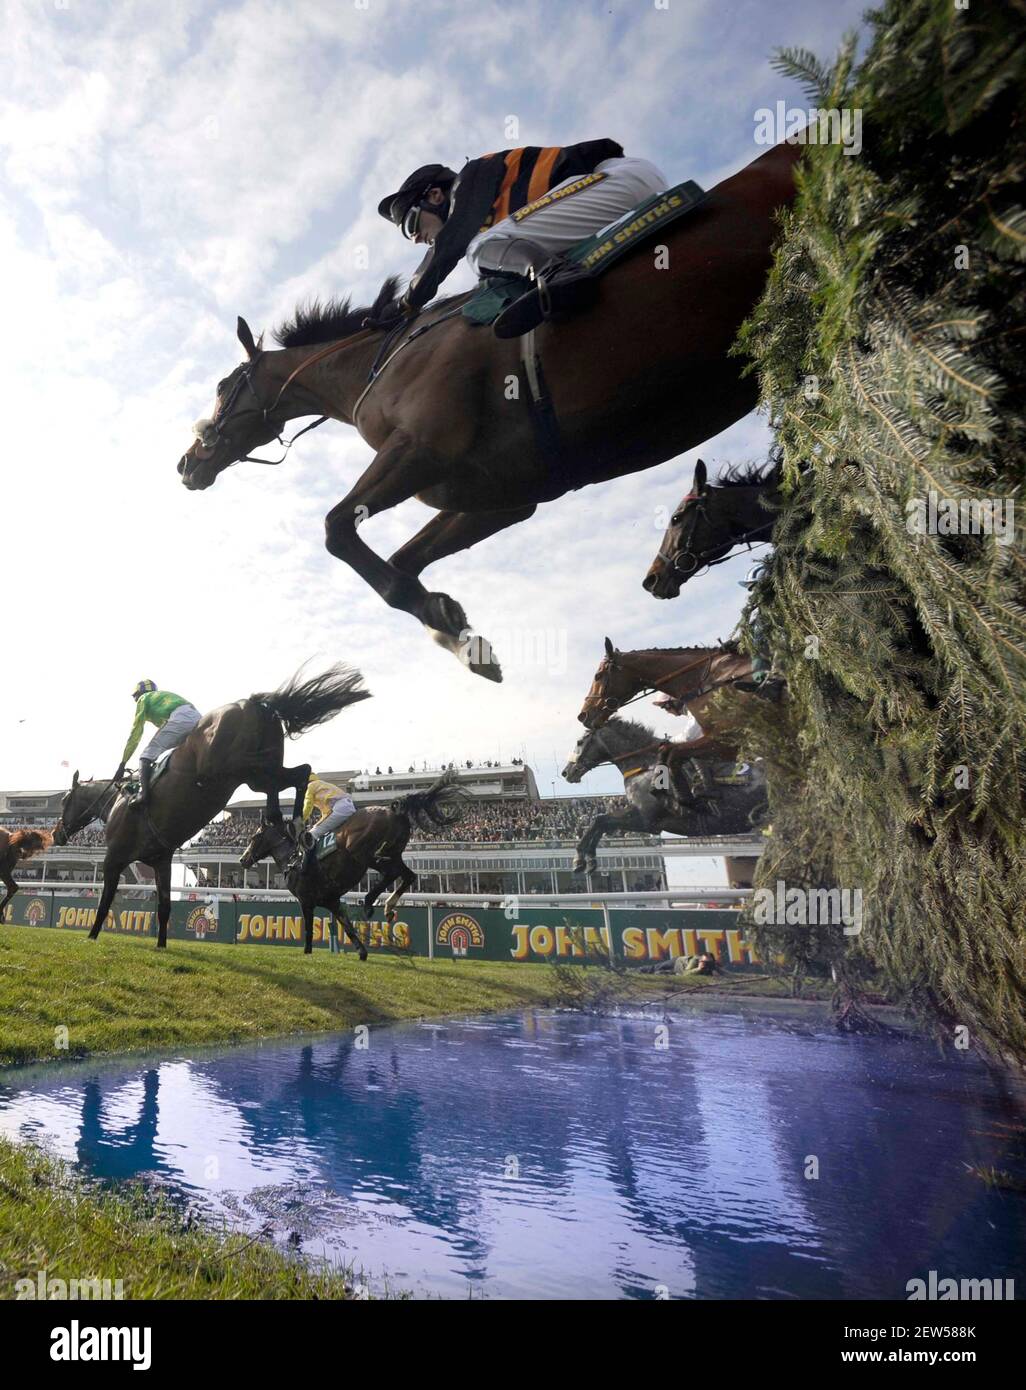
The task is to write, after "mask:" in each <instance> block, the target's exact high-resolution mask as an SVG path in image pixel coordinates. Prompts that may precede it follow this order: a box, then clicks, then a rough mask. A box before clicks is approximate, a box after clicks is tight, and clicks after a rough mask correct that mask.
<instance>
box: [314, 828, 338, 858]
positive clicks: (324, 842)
mask: <svg viewBox="0 0 1026 1390" xmlns="http://www.w3.org/2000/svg"><path fill="white" fill-rule="evenodd" d="M334 848H335V832H334V830H329V831H328V833H327V835H325V836H323V837H322V838H321V839H320V840H318V841H317V858H318V859H323V858H324V856H325V855H327V854H330V853H331V851H332V850H333V849H334Z"/></svg>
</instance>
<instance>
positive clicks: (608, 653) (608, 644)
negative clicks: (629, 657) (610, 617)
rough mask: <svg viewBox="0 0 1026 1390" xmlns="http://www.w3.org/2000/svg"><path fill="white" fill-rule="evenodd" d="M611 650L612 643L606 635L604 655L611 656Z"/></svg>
mask: <svg viewBox="0 0 1026 1390" xmlns="http://www.w3.org/2000/svg"><path fill="white" fill-rule="evenodd" d="M613 651H614V647H613V644H612V642H610V640H609V638H608V637H607V638H606V656H612V655H613Z"/></svg>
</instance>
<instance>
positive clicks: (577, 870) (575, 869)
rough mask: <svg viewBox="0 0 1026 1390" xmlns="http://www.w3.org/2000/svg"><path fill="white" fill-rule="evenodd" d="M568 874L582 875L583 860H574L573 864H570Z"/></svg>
mask: <svg viewBox="0 0 1026 1390" xmlns="http://www.w3.org/2000/svg"><path fill="white" fill-rule="evenodd" d="M570 872H571V873H572V874H583V873H584V860H583V859H580V858H578V859H575V860H574V862H573V863H572V864H571V866H570Z"/></svg>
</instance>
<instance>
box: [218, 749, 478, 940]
mask: <svg viewBox="0 0 1026 1390" xmlns="http://www.w3.org/2000/svg"><path fill="white" fill-rule="evenodd" d="M472 800H473V794H472V793H471V792H469V791H468V790H467V789H466V788H465V787H460V786H457V785H455V784H454V783H453V782H452V781H451V780H450V779H449V777H442V778H440V779H439V780H438V781H437V782H436V783H435V784H434V786H433V787H429V788H428V790H427V791H424V792H412V793H411V794H410V795H409V796H404V797H401V798H400V799H399V800H397V801H393V802H392V804H391V806H389V807H384V806H368V807H366V808H364V809H363V810H361V811H357V812H356V814H355V815H354V816H350V818H349V819H348V820H347V821H344V822H343V823H342V825H340V826H339V828H338V830H336V832H335V847H334V849H332V850H329V851H327V852H326V853H325V855H324V858H323V859H317V860H315V861H314V865H313V868H312V869H311V870H310V871H309V872H307V871H306V870H304V869H303V867H302V866H301V865H296V866H295V867H293V868H291V869H289V870H288V873H287V875H286V882H287V883H288V886H289V891H290V892H291V894H292V896H293V897H294V898H296V899H298V901H299V905H300V907H301V908H302V910H303V928H304V944H303V951H304V953H305V954H306V955H309V954H310V953H311V951H312V950H313V919H314V911H315V910H316V908H317V906H318V904H319V905H320V906H321V907H324V908H327V910H328V911H329V912H330V913H331V915H332V917H333V918H334V920H335V921H336V922H337V923H338V924H339V925H340V926H341V927H342V928H343V930H344V931H345V934H346V936H348V937H349V939H350V941H352V943H353V945H354V946H358V947H359V949H360V959H361V960H366V959H367V948H366V946H365V945H364V943H363V942H362V941H361V940H360V938H359V936H358V935H357V934H356V931H355V929H354V927H353V924H352V922H351V920H350V918H349V913H348V912H347V911H346V905H345V903H344V902H343V901H342V898H343V895H344V894H345V893H348V892H349V890H350V889H351V888H355V886H356V885H357V884H358V883H359V882H360V880H361V879H362V878H363V876H364V874H365V873H366V872H367V870H368V869H374V870H375V871H376V872H377V873H378V874H380V875H381V877H380V878H379V879H378V881H377V882H376V883H374V884H372V886H371V888H370V889H369V890H368V892H367V895H366V897H365V898H364V900H363V918H364V921H369V920H370V914H371V912H373V910H374V904H375V903H376V902H377V900H378V898H379V897H380V896H381V894H382V893H383V892H384V891H385V889H386V888H390V887H391V886H392V884H393V883H395V882H396V880H397V879H398V884H397V886H396V887H395V888H393V890H392V892H391V893H390V894H389V896H388V899H387V900H386V902H385V921H386V922H388V923H389V924H391V923H392V922H394V921H395V918H396V906H397V904H398V902H399V899H400V898H401V897H402V895H403V894H404V893H405V892H406V891H407V889H409V888H411V887H412V886H413V884H415V883H416V881H417V879H416V876H415V875H414V874H413V872H412V871H411V870H410V868H409V867H408V866H407V865H406V864H405V863H403V851H404V850H405V849H406V846H407V843H408V842H409V838H410V834H411V832H412V829H413V826H414V825H419V826H420V827H421V828H422V829H425V830H429V829H431V828H432V827H435V828H437V827H438V826H443V825H451V824H453V823H454V822H455V821H457V820H459V818H460V815H461V814H462V812H463V810H464V808H465V806H466V805H467V804H468V803H469V802H470V801H472ZM295 844H296V841H295V836H294V834H292V833H290V827H288V826H286V825H284V824H283V823H281V822H280V821H279V822H274V821H268V820H266V819H265V818H263V817H261V820H260V828H259V830H257V832H256V834H255V835H254V836H253V838H252V839H251V840H250V842H249V844H248V845H247V846H246V851H245V853H244V854H243V856H242V858H241V859H240V860H239V863H240V864H241V865H242V867H243V868H244V869H248V868H250V867H251V866H252V865H253V864H257V863H259V862H260V860H261V859H266V858H267V857H268V856H270V857H271V858H272V859H273V860H274V862H275V863H276V864H277V865H278V868H279V869H285V868H286V867H287V865H288V863H289V860H290V859H291V858H292V856H293V854H294V852H295Z"/></svg>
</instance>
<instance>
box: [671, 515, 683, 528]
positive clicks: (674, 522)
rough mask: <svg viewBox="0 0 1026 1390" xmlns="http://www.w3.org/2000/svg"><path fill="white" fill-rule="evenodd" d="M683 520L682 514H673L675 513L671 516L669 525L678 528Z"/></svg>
mask: <svg viewBox="0 0 1026 1390" xmlns="http://www.w3.org/2000/svg"><path fill="white" fill-rule="evenodd" d="M683 520H684V514H683V512H675V513H674V514H673V516H671V517H670V525H671V526H679V525H680V524H681V522H682V521H683Z"/></svg>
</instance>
